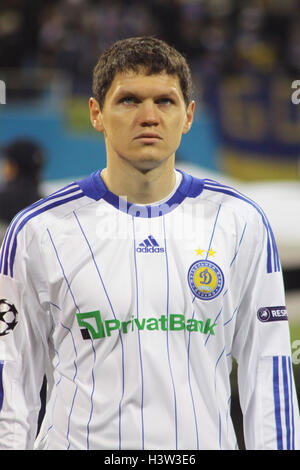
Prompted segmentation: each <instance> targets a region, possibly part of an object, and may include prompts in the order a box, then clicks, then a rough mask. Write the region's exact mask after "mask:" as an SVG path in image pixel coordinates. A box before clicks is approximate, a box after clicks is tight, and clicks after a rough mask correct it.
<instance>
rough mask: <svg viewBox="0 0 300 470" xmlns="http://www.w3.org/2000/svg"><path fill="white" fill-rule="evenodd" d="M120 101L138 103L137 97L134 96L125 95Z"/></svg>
mask: <svg viewBox="0 0 300 470" xmlns="http://www.w3.org/2000/svg"><path fill="white" fill-rule="evenodd" d="M120 102H121V103H124V104H133V103H136V98H134V96H125V97H124V98H122V99H121V100H120Z"/></svg>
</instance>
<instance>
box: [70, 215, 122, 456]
mask: <svg viewBox="0 0 300 470" xmlns="http://www.w3.org/2000/svg"><path fill="white" fill-rule="evenodd" d="M73 214H74V217H75V219H76V221H77V223H78V226H79V228H80V231H81V233H82V235H83V237H84V239H85V242H86V244H87V247H88V250H89V252H90V255H91V258H92V261H93V264H94V266H95V268H96V271H97V275H98V277H99V280H100V282H101V285H102V287H103V290H104V292H105V295H106V298H107V300H108V303H109V305H110V309H111V312H112V314H113V316H114V318H115V320H116V318H117V317H116V314H115V310H114V308H113V305H112V302H111V300H110V297H109V295H108V292H107V289H106V287H105V284H104V282H103V278H102V275H101V273H100V270H99V267H98V264H97V262H96V259H95V255H94V253H93V249H92V247H91V244H90V242H89V240H88V238H87V236H86V233H85V231H84V229H83V227H82V224H81V223H80V221H79V217H78V215H77V214H76V212H75V211H73ZM119 338H120V342H121V349H122V394H121V399H120V402H119V450H121V449H122V433H121V429H122V428H121V420H122V413H121V410H122V401H123V397H124V345H123V339H122V335H121V332H120V331H119ZM92 345H93V341H92ZM93 349H94V345H93ZM95 354H96V353H95V349H94V359H95ZM94 364H95V363H94ZM92 376H93V377H94V375H93V372H92ZM93 390H94V384H93ZM92 394H93V391H92ZM91 403H93V402H92V397H91ZM90 421H91V415H90V419H89V422H88V427H87V430H88V433H87V437H88V436H89V423H90ZM88 444H89V443H88Z"/></svg>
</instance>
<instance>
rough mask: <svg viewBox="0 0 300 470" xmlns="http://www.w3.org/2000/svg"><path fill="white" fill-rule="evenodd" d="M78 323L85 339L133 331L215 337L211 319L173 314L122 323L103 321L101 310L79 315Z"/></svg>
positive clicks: (77, 315)
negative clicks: (196, 334) (209, 335)
mask: <svg viewBox="0 0 300 470" xmlns="http://www.w3.org/2000/svg"><path fill="white" fill-rule="evenodd" d="M76 317H77V322H78V325H79V327H80V329H81V334H82V337H83V339H91V338H92V339H99V338H105V337H106V336H111V335H112V333H113V332H115V331H119V332H121V333H123V334H127V333H130V332H132V331H143V330H148V331H158V330H161V331H182V330H186V331H190V332H198V333H202V334H204V335H207V334H211V335H213V336H214V334H215V332H214V328H215V327H216V323H213V322H212V320H211V318H208V319H207V320H205V321H202V320H196V319H195V318H190V319H188V320H186V319H185V316H184V315H179V314H171V315H169V318H168V317H167V316H166V315H161V317H160V318H135V317H133V316H132V318H131V319H130V320H127V321H122V322H121V321H120V320H118V319H116V318H114V319H111V320H104V321H103V320H102V318H101V314H100V311H99V310H96V311H94V312H88V313H77V314H76Z"/></svg>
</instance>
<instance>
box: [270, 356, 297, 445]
mask: <svg viewBox="0 0 300 470" xmlns="http://www.w3.org/2000/svg"><path fill="white" fill-rule="evenodd" d="M273 398H274V415H275V424H276V440H277V449H278V450H284V449H286V450H294V449H295V438H294V436H295V427H294V409H293V388H292V374H291V358H290V357H289V356H282V357H281V360H280V357H279V356H274V357H273ZM281 410H283V416H282V415H281ZM282 418H283V419H282ZM285 437H286V438H285Z"/></svg>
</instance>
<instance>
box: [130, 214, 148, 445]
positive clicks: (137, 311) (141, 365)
mask: <svg viewBox="0 0 300 470" xmlns="http://www.w3.org/2000/svg"><path fill="white" fill-rule="evenodd" d="M131 220H132V230H133V244H134V247H133V248H134V250H133V251H134V255H133V256H134V268H135V283H136V315H137V318H139V283H138V272H137V262H136V236H135V223H134V217H133V216H132V217H131ZM138 343H139V356H140V369H141V382H142V390H141V395H142V396H141V422H142V450H144V449H145V432H144V372H143V359H142V349H141V337H140V331H139V330H138Z"/></svg>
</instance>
